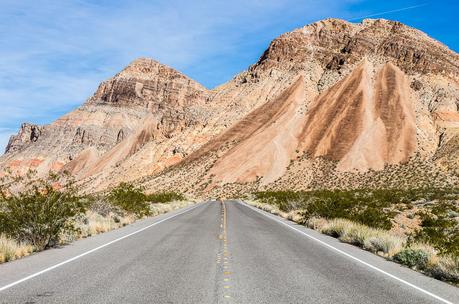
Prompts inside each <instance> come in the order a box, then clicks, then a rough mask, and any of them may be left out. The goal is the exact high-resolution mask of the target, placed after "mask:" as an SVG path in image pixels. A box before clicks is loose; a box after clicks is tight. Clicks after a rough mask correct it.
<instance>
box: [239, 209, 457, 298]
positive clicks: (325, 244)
mask: <svg viewBox="0 0 459 304" xmlns="http://www.w3.org/2000/svg"><path fill="white" fill-rule="evenodd" d="M237 202H238V203H239V204H241V205H243V206H246V207H248V208H250V209H252V210H254V211H256V212H258V213H260V214H263V215H264V216H266V217H267V218H270V219H272V220H273V221H276V222H278V223H280V224H282V225H284V226H286V227H288V228H290V229H292V230H294V231H296V232H299V233H301V234H303V235H304V236H306V237H308V238H310V239H312V240H314V241H316V242H319V243H320V244H322V245H324V246H326V247H328V248H330V249H332V250H334V251H336V252H338V253H340V254H342V255H345V256H347V257H349V258H351V259H353V260H355V261H357V262H359V263H361V264H363V265H365V266H367V267H370V268H371V269H373V270H376V271H378V272H380V273H382V274H384V275H386V276H388V277H391V278H392V279H394V280H397V281H399V282H401V283H403V284H405V285H408V286H410V287H412V288H414V289H416V290H418V291H420V292H422V293H424V294H426V295H429V296H431V297H432V298H435V299H437V300H439V301H440V302H443V303H446V304H454V303H453V302H450V301H448V300H446V299H443V298H442V297H440V296H437V295H436V294H433V293H431V292H429V291H427V290H425V289H422V288H421V287H418V286H416V285H414V284H412V283H410V282H407V281H405V280H403V279H401V278H399V277H397V276H395V275H393V274H390V273H388V272H386V271H384V270H382V269H380V268H378V267H376V266H373V265H371V264H369V263H367V262H365V261H363V260H361V259H359V258H356V257H355V256H353V255H351V254H349V253H347V252H344V251H342V250H341V249H338V248H336V247H334V246H332V245H330V244H328V243H326V242H324V241H322V240H319V239H318V238H316V237H313V236H312V235H309V234H307V233H306V232H304V231H301V230H299V229H296V228H295V227H293V226H291V225H289V224H288V223H285V222H283V221H281V220H279V219H277V218H275V216H276V215H274V216H273V215H271V216H269V215H268V214H267V213H265V212H263V211H261V210H259V209H258V208H256V207H253V206H250V205H248V204H246V203H241V202H240V201H237Z"/></svg>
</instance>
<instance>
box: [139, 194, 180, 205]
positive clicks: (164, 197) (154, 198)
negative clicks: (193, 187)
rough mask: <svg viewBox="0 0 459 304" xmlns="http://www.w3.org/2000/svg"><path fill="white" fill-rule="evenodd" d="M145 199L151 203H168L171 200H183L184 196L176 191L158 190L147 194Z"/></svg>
mask: <svg viewBox="0 0 459 304" xmlns="http://www.w3.org/2000/svg"><path fill="white" fill-rule="evenodd" d="M146 200H147V201H149V202H152V203H168V202H172V201H184V200H185V196H183V194H181V193H177V192H158V193H152V194H148V195H147V196H146Z"/></svg>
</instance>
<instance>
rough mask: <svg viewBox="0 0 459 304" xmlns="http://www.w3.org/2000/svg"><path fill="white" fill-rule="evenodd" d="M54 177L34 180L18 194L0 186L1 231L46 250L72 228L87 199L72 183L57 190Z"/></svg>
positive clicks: (85, 205)
mask: <svg viewBox="0 0 459 304" xmlns="http://www.w3.org/2000/svg"><path fill="white" fill-rule="evenodd" d="M56 183H57V182H56V178H54V177H50V178H49V179H47V180H42V179H40V180H37V181H34V182H33V184H32V185H30V187H28V189H26V190H24V191H23V192H20V193H17V194H16V193H13V192H11V191H8V190H5V189H2V191H1V199H0V233H4V234H5V235H7V236H9V237H11V238H13V239H15V240H16V241H20V242H27V243H30V244H32V245H33V246H35V247H36V248H37V250H42V249H45V248H46V247H50V246H53V245H55V244H57V243H58V242H59V236H60V235H61V234H62V233H66V232H71V231H74V230H75V229H76V228H75V226H74V219H75V218H76V217H77V216H78V215H81V214H83V213H84V212H85V211H86V208H87V201H86V200H84V199H81V198H80V197H79V196H78V195H77V191H76V189H75V188H74V187H73V183H70V182H69V183H67V184H66V185H64V186H62V187H61V188H60V189H57V188H58V187H57V184H56Z"/></svg>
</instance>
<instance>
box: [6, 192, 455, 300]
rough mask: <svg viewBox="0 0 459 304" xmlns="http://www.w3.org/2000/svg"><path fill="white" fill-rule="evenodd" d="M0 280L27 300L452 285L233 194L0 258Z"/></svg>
mask: <svg viewBox="0 0 459 304" xmlns="http://www.w3.org/2000/svg"><path fill="white" fill-rule="evenodd" d="M170 217H172V218H170ZM305 234H307V235H305ZM126 236H127V237H126ZM321 242H323V243H321ZM107 243H108V244H109V245H106V244H107ZM94 248H97V249H95V250H94ZM88 250H93V251H92V252H90V253H88ZM337 250H338V251H337ZM72 258H73V259H72ZM69 259H72V260H69ZM61 262H63V263H62V264H59V263H61ZM56 265H57V266H56ZM50 267H51V268H50ZM53 267H54V268H53ZM375 268H376V269H375ZM40 271H42V273H40ZM37 273H40V274H39V275H37ZM30 275H32V277H29V278H28V276H30ZM390 275H392V276H394V277H391V276H390ZM21 280H22V281H21ZM11 283H13V285H11ZM15 283H16V284H15ZM14 284H15V285H14ZM409 284H413V285H411V286H410V285H409ZM8 285H10V287H8V288H5V286H8ZM2 288H3V290H2ZM0 290H1V291H0V303H29V304H31V303H197V304H201V303H250V304H256V303H276V304H279V303H416V304H420V303H448V301H449V302H451V303H459V289H458V288H455V287H451V286H449V285H447V284H445V283H442V282H439V281H436V280H433V279H430V278H427V277H425V276H423V275H420V274H418V273H415V272H413V271H411V270H409V269H406V268H403V267H400V266H399V265H396V264H393V263H390V262H387V261H384V260H383V259H381V258H379V257H377V256H374V255H372V254H370V253H367V252H364V251H361V250H360V249H358V248H355V247H352V246H350V245H347V244H342V243H339V242H338V241H337V240H335V239H333V238H329V237H327V236H323V235H320V234H317V233H316V232H314V231H311V230H309V229H306V228H304V227H300V226H297V225H294V224H292V223H288V222H286V221H284V220H279V219H278V218H274V217H273V216H271V215H268V214H266V213H263V212H260V211H256V210H254V209H252V208H250V207H248V206H246V205H243V204H241V203H238V202H235V201H226V202H225V203H224V204H221V203H218V202H207V203H203V204H200V205H198V206H196V207H194V208H189V209H186V210H181V211H178V212H174V213H170V214H168V215H163V216H160V217H156V218H153V219H147V220H145V221H141V222H137V223H135V224H134V225H130V226H128V227H125V228H122V229H118V230H116V231H112V232H109V233H106V234H103V235H99V236H96V237H93V238H89V239H85V240H81V241H78V242H75V243H74V244H72V245H69V246H66V247H64V248H62V249H53V250H49V251H45V252H43V253H40V254H37V255H33V256H31V257H28V258H25V259H22V260H18V261H15V262H12V263H7V264H4V265H0ZM426 292H431V293H432V294H431V295H429V294H427V293H426ZM435 296H438V297H440V299H438V298H435Z"/></svg>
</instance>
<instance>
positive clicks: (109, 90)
mask: <svg viewBox="0 0 459 304" xmlns="http://www.w3.org/2000/svg"><path fill="white" fill-rule="evenodd" d="M206 95H207V89H206V88H204V87H203V86H202V85H200V84H199V83H197V82H196V81H194V80H192V79H190V78H189V77H187V76H185V75H183V74H182V73H180V72H178V71H176V70H175V69H173V68H170V67H168V66H166V65H163V64H161V63H159V62H157V61H155V60H153V59H148V58H138V59H136V60H134V61H133V62H131V63H130V64H129V65H128V66H127V67H126V68H124V69H123V70H122V71H121V72H120V73H118V74H116V75H115V76H114V77H113V78H111V79H109V80H107V81H104V82H102V83H101V84H100V86H99V88H98V89H97V91H96V93H95V94H94V96H92V97H91V98H90V99H89V100H88V102H87V104H101V103H102V104H111V105H117V106H142V107H145V108H148V109H149V110H150V111H152V112H154V111H157V110H158V109H159V108H164V107H168V106H173V107H177V106H179V107H180V106H186V105H192V104H195V103H202V102H204V101H205V99H206Z"/></svg>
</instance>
